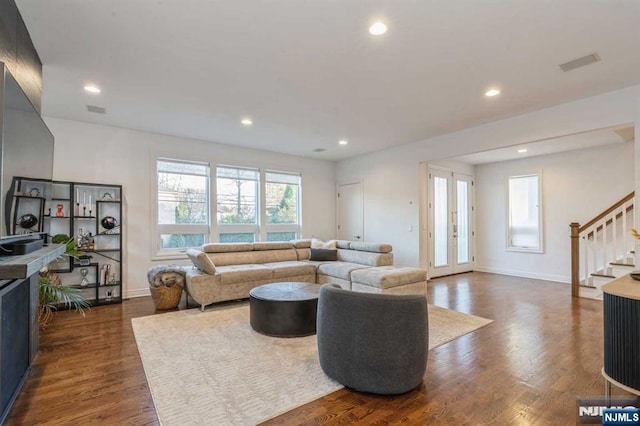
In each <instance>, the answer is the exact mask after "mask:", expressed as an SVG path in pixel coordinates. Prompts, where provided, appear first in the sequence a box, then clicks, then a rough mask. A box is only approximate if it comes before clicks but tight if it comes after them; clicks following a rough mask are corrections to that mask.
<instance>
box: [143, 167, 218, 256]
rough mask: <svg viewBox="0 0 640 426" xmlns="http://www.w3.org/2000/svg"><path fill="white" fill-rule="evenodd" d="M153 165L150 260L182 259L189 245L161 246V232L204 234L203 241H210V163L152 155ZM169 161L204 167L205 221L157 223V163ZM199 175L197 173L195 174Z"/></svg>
mask: <svg viewBox="0 0 640 426" xmlns="http://www.w3.org/2000/svg"><path fill="white" fill-rule="evenodd" d="M153 161H154V167H153V174H154V178H153V179H152V182H153V190H152V191H151V194H152V195H151V196H152V199H153V202H152V203H151V205H152V206H153V218H154V219H153V224H154V229H153V232H152V238H151V244H152V260H163V259H164V260H166V259H183V258H185V253H186V251H187V249H188V248H189V247H181V248H162V247H161V242H162V237H161V235H163V234H194V235H199V234H202V235H204V243H205V244H206V243H207V242H209V241H211V211H212V210H211V194H212V188H211V164H210V163H209V162H206V161H193V160H184V159H176V158H170V157H165V156H154V159H153ZM162 161H164V162H171V163H182V164H194V165H199V166H204V167H206V170H207V174H206V189H205V195H206V197H207V199H206V205H207V223H204V224H184V223H183V224H161V223H159V219H160V218H159V212H158V209H159V197H158V184H159V179H158V177H159V176H158V173H159V172H158V163H159V162H162ZM195 176H199V175H195Z"/></svg>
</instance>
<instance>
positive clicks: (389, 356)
mask: <svg viewBox="0 0 640 426" xmlns="http://www.w3.org/2000/svg"><path fill="white" fill-rule="evenodd" d="M317 337H318V354H319V357H320V366H321V367H322V370H323V371H324V372H325V374H326V375H327V376H329V377H331V378H332V379H334V380H336V381H337V382H339V383H341V384H343V385H345V386H347V387H349V388H352V389H354V390H357V391H360V392H370V393H376V394H385V395H387V394H400V393H405V392H408V391H410V390H411V389H414V388H415V387H417V386H418V385H420V383H422V378H423V376H424V373H425V369H426V367H427V354H428V349H429V328H428V317H427V301H426V299H425V297H424V296H423V295H392V294H372V293H359V292H353V291H348V290H343V289H342V288H340V287H339V286H338V285H335V284H326V285H324V286H323V287H322V288H321V289H320V296H319V299H318V316H317Z"/></svg>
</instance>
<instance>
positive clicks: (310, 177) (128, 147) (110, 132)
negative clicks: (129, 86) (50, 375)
mask: <svg viewBox="0 0 640 426" xmlns="http://www.w3.org/2000/svg"><path fill="white" fill-rule="evenodd" d="M45 121H46V123H47V125H48V126H49V128H50V129H51V132H52V133H53V134H54V136H55V155H54V179H55V180H62V181H65V180H66V181H80V182H91V183H108V184H120V185H122V186H123V192H124V203H123V211H124V218H123V232H124V238H125V241H124V244H125V246H124V253H123V256H124V262H123V269H124V272H123V275H124V279H123V286H124V287H123V293H124V296H125V297H135V296H141V295H147V294H149V292H148V284H147V278H146V272H147V269H148V268H149V267H150V266H152V265H153V264H154V263H168V262H167V261H158V262H154V261H152V247H151V238H150V235H151V233H152V232H153V224H152V223H151V220H150V218H152V217H153V215H152V211H151V209H152V205H153V201H152V200H153V199H154V191H155V186H154V184H155V182H154V180H153V178H154V174H153V173H154V172H153V170H154V167H155V164H154V162H155V158H156V157H157V156H163V157H168V158H176V159H184V160H196V161H208V162H210V163H211V165H212V166H214V165H216V164H228V165H234V166H247V167H259V168H270V169H273V170H282V171H292V172H299V173H301V174H302V226H303V236H311V235H314V236H316V237H318V238H323V239H329V238H334V237H335V178H334V177H335V163H333V162H329V161H321V160H313V159H308V158H301V157H295V156H290V155H284V154H278V153H273V152H267V151H259V150H254V149H245V148H239V147H233V146H230V145H222V144H216V143H211V142H206V141H199V140H193V139H185V138H180V137H175V136H166V135H159V134H153V133H146V132H140V131H134V130H128V129H121V128H115V127H109V126H100V125H95V124H88V123H81V122H77V121H70V120H61V119H57V118H51V117H45ZM266 144H267V143H266V142H265V145H266ZM170 263H182V264H188V263H189V262H188V261H186V260H185V261H178V262H176V261H171V262H170Z"/></svg>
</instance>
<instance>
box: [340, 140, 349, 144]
mask: <svg viewBox="0 0 640 426" xmlns="http://www.w3.org/2000/svg"><path fill="white" fill-rule="evenodd" d="M338 143H339V144H340V145H346V144H348V143H349V141H348V140H345V139H342V140H340V141H338Z"/></svg>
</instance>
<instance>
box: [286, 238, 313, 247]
mask: <svg viewBox="0 0 640 426" xmlns="http://www.w3.org/2000/svg"><path fill="white" fill-rule="evenodd" d="M291 244H293V246H294V247H295V248H297V249H305V248H309V247H311V239H310V238H306V239H303V240H291Z"/></svg>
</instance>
